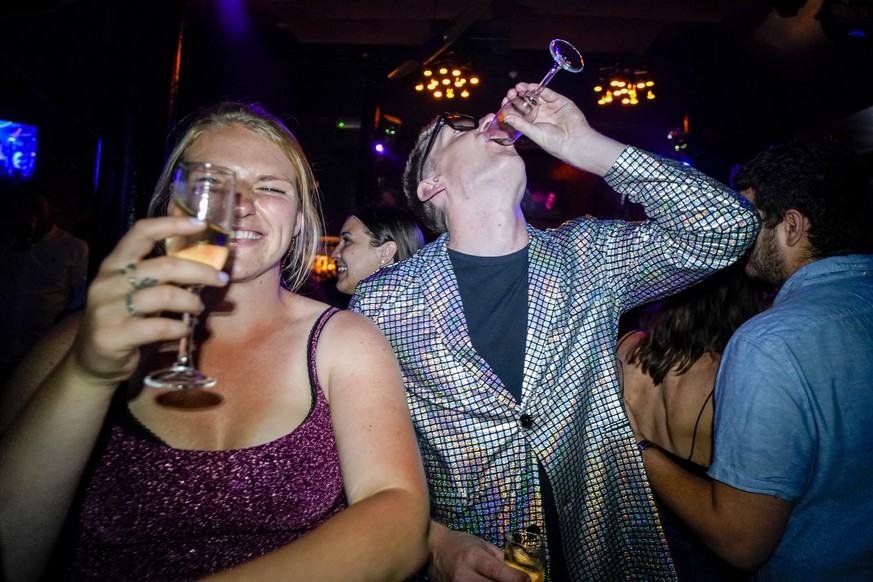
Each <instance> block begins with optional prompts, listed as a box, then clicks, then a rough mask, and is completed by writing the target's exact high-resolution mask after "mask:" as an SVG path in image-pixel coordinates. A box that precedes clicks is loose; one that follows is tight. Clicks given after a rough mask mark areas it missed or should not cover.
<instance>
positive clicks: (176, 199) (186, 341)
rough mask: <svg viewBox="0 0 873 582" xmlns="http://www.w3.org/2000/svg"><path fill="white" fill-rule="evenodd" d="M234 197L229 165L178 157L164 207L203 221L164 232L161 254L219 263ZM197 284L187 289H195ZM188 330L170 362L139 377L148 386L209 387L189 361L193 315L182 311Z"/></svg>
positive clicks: (219, 265)
mask: <svg viewBox="0 0 873 582" xmlns="http://www.w3.org/2000/svg"><path fill="white" fill-rule="evenodd" d="M235 198H236V174H234V172H233V171H232V170H229V169H228V168H225V167H222V166H216V165H214V164H209V163H198V162H181V163H180V164H179V165H178V166H177V167H176V169H175V171H174V173H173V184H172V200H171V202H170V208H169V212H170V214H171V215H173V216H188V217H192V218H197V219H199V220H202V221H203V222H205V223H206V229H205V230H202V231H200V232H197V233H194V234H191V235H184V236H174V237H170V238H169V239H167V241H166V249H167V254H168V255H170V256H173V257H179V258H182V259H188V260H192V261H197V262H200V263H206V264H207V265H211V266H213V267H215V268H216V269H221V268H222V267H224V263H225V262H226V261H227V257H228V254H229V252H230V251H229V249H228V246H227V245H228V242H230V235H231V230H232V229H233V210H234V206H235ZM200 289H201V288H200V287H199V286H198V287H192V288H191V291H192V292H194V293H200ZM183 320H184V321H185V323H187V325H188V335H187V336H186V337H184V338H182V339H181V340H180V341H179V352H178V355H177V357H176V362H175V363H174V364H173V365H172V366H170V367H169V368H165V369H163V370H158V371H156V372H152V373H151V374H149V375H148V376H147V377H146V379H145V384H146V385H147V386H152V387H154V388H173V389H196V388H210V387H212V386H214V385H215V382H216V380H215V378H212V377H210V376H207V375H205V374H203V373H202V372H200V371H199V370H198V369H197V368H196V367H194V362H193V355H192V354H193V343H194V329H195V326H196V324H197V318H196V317H195V316H193V315H191V314H190V313H185V314H184V316H183Z"/></svg>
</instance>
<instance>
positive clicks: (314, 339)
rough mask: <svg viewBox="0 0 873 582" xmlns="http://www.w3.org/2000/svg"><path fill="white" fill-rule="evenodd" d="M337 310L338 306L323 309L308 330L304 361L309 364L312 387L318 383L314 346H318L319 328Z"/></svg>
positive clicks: (320, 328)
mask: <svg viewBox="0 0 873 582" xmlns="http://www.w3.org/2000/svg"><path fill="white" fill-rule="evenodd" d="M339 311H341V310H340V308H339V307H329V308H327V309H325V310H324V312H323V313H322V314H321V315H319V316H318V320H317V321H316V322H315V325H313V326H312V331H310V332H309V341H308V342H307V351H308V355H307V356H306V362H307V364H308V365H309V385H310V386H312V388H313V389H315V387H316V386H318V385H319V384H318V373H317V372H316V369H315V348H316V347H318V338H319V337H320V336H321V330H322V329H324V325H325V324H326V323H327V320H328V319H330V318H331V317H333V316H334V315H335V314H336V313H338V312H339Z"/></svg>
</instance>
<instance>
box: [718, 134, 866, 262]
mask: <svg viewBox="0 0 873 582" xmlns="http://www.w3.org/2000/svg"><path fill="white" fill-rule="evenodd" d="M732 181H733V186H734V188H736V189H737V190H741V191H742V190H746V189H749V188H751V189H752V190H753V191H754V195H755V207H756V208H757V209H758V210H759V212H760V213H761V215H762V218H763V221H764V226H767V227H772V226H775V225H776V224H779V223H780V222H781V221H782V219H783V218H784V217H785V213H786V211H788V210H789V209H792V208H793V209H795V210H797V211H799V212H800V213H801V214H803V215H804V216H806V217H807V218H808V219H809V221H810V223H811V226H810V232H809V242H810V247H811V248H810V251H811V252H812V254H813V256H814V257H815V258H817V259H820V258H824V257H829V256H837V255H848V254H854V253H870V252H873V228H871V224H873V194H871V187H870V176H869V175H868V173H867V170H866V168H865V167H864V164H863V163H862V161H861V158H860V156H858V155H857V154H856V153H855V152H853V151H852V150H851V149H849V148H848V147H846V146H845V145H842V144H839V143H837V142H835V141H832V140H829V139H824V138H810V139H801V140H795V141H792V142H789V143H787V144H783V145H779V146H774V147H772V148H770V149H768V150H765V151H763V152H761V153H760V154H758V155H757V156H755V157H754V158H753V159H752V161H750V162H749V163H748V164H746V165H745V166H743V167H742V168H740V170H739V171H738V172H737V173H736V174H735V175H734V177H733V180H732Z"/></svg>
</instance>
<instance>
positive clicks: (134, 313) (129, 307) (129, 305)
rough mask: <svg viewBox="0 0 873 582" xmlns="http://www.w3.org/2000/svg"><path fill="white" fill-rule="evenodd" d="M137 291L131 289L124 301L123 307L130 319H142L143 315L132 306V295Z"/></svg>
mask: <svg viewBox="0 0 873 582" xmlns="http://www.w3.org/2000/svg"><path fill="white" fill-rule="evenodd" d="M137 291H139V289H131V290H130V291H129V292H128V293H127V297H126V298H125V300H124V305H125V307H127V313H129V314H130V316H131V317H143V316H144V315H145V314H144V313H142V312H141V311H139V310H138V309H137V308H136V307H134V306H133V295H134V293H136V292H137Z"/></svg>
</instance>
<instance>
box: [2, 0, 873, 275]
mask: <svg viewBox="0 0 873 582" xmlns="http://www.w3.org/2000/svg"><path fill="white" fill-rule="evenodd" d="M0 30H2V34H3V42H0V120H3V121H4V122H12V123H13V124H14V123H18V124H26V125H29V126H32V127H36V128H37V137H38V145H37V149H36V159H35V160H36V163H35V172H34V176H35V179H40V180H43V181H45V182H48V183H50V184H51V185H52V188H53V192H54V195H55V198H56V200H55V202H56V205H57V206H58V208H59V209H60V211H61V215H62V217H63V219H64V221H65V222H66V224H64V226H66V227H68V228H70V229H73V230H74V231H75V232H77V233H80V234H81V236H83V237H84V238H86V239H87V240H88V242H89V243H90V244H91V247H92V263H96V262H99V260H100V259H101V258H102V256H103V255H104V254H105V252H107V251H108V249H109V248H111V246H112V245H113V244H114V242H115V241H116V240H117V238H118V237H119V236H120V234H121V233H123V232H124V231H125V230H126V229H127V227H128V226H129V224H130V223H131V221H132V220H134V219H135V218H136V217H138V216H141V215H142V214H143V212H144V209H145V206H146V204H147V200H148V197H149V196H150V194H151V187H152V184H153V183H154V181H155V179H156V177H157V173H158V170H159V168H160V166H161V164H162V162H163V159H164V156H165V154H166V153H167V149H168V146H169V142H168V141H167V138H166V136H167V135H168V134H169V133H170V132H171V131H172V129H173V127H175V126H176V125H177V124H178V123H179V122H180V121H181V120H183V119H184V117H185V116H186V115H188V114H189V113H190V112H191V111H192V110H194V109H195V108H196V107H198V106H201V105H204V104H209V103H212V102H214V101H216V100H219V99H224V98H231V99H238V100H246V101H257V102H259V103H261V104H263V105H264V106H265V107H266V108H267V109H269V110H270V111H272V112H274V113H277V114H279V115H281V116H282V117H283V118H285V119H286V120H287V121H288V124H289V126H290V127H291V128H292V130H293V131H294V132H295V133H296V134H297V136H298V138H299V139H300V141H301V143H302V144H303V147H304V148H305V150H306V151H307V152H308V154H309V155H310V157H311V160H312V162H313V165H314V167H315V171H316V175H317V177H318V179H319V182H320V186H321V189H322V191H323V195H324V209H325V215H326V218H327V223H328V232H330V233H333V234H335V233H336V232H337V231H338V229H339V225H340V224H341V223H342V220H343V218H344V217H345V215H346V213H347V212H348V211H349V210H350V209H351V208H353V207H354V206H356V205H358V204H361V203H364V202H371V201H377V200H385V201H392V200H399V199H400V197H402V195H401V193H400V192H399V175H400V172H401V170H402V166H403V162H404V160H405V157H406V154H407V152H408V150H409V148H410V146H411V143H412V142H413V140H414V138H415V135H416V133H417V131H418V130H419V129H420V128H421V126H423V125H424V124H426V123H427V122H428V121H429V120H430V119H431V118H432V117H433V116H435V115H436V114H438V113H440V112H441V111H444V110H455V111H462V112H467V113H471V114H474V115H483V114H485V113H487V112H489V111H493V110H495V109H496V108H497V106H498V105H499V103H500V100H501V98H502V97H503V95H504V94H505V92H506V90H507V89H508V88H509V87H510V86H512V85H513V84H514V83H515V82H516V81H518V80H526V81H539V80H540V79H541V78H542V76H543V75H544V73H545V72H546V71H547V70H548V68H549V67H550V66H551V64H552V61H551V58H550V56H549V54H548V50H547V47H548V43H549V40H550V39H552V38H564V39H566V40H568V41H570V42H571V43H573V44H574V45H575V46H576V47H577V48H578V49H579V50H580V51H581V52H582V54H583V56H584V57H585V60H586V67H585V69H584V71H583V72H582V73H580V74H577V75H573V74H570V73H565V72H562V73H560V74H558V75H557V76H556V77H555V79H554V81H553V82H552V84H551V85H550V86H551V87H552V88H554V89H556V90H558V91H559V92H562V93H564V94H566V95H568V96H569V97H571V98H572V99H573V100H574V101H576V102H577V103H578V104H579V105H580V107H581V108H582V110H583V111H584V112H585V113H586V115H587V116H588V117H589V119H590V121H591V123H592V125H594V126H595V127H596V128H597V129H599V130H601V131H602V132H604V133H606V134H608V135H610V136H613V137H616V138H617V139H620V140H623V141H626V142H628V143H631V144H633V145H636V146H639V147H642V148H644V149H647V150H650V151H653V152H656V153H659V154H663V155H669V156H673V157H679V158H681V159H684V160H685V161H687V162H688V163H691V164H692V165H695V166H696V167H699V168H701V169H703V170H704V171H706V172H708V173H710V174H711V175H713V176H715V177H716V178H719V179H721V180H723V181H728V180H729V179H730V171H731V168H732V167H733V166H734V165H736V164H738V163H742V162H744V161H746V160H748V159H749V158H750V157H751V156H752V155H753V154H754V153H756V152H757V151H759V150H760V149H762V148H764V147H767V146H768V145H770V144H773V143H778V142H782V141H786V140H788V139H791V138H793V137H799V136H804V135H810V134H823V135H832V136H834V137H837V138H839V139H841V140H844V141H847V142H849V143H850V144H851V145H853V146H854V147H856V148H857V149H859V150H860V151H861V152H863V153H864V154H865V156H868V157H871V156H873V89H871V87H873V78H871V77H873V66H871V64H870V63H871V56H873V49H871V39H870V35H871V33H873V1H871V0H864V1H861V0H854V1H851V0H835V1H833V0H824V1H823V0H808V1H786V0H781V1H778V2H775V1H762V0H737V1H724V0H713V1H709V2H700V1H699V0H661V1H658V2H650V1H648V0H636V1H610V0H565V1H548V0H543V1H536V0H493V1H484V0H428V1H415V0H406V1H403V0H396V1H395V0H369V1H341V0H298V1H289V0H189V1H187V2H181V1H179V2H173V1H145V0H126V1H122V0H118V1H112V0H32V1H30V2H19V3H17V4H16V5H14V6H13V5H11V3H6V7H5V8H3V9H0ZM441 62H450V63H451V64H453V65H455V66H462V67H464V68H465V71H466V72H473V73H475V74H476V75H477V76H478V78H479V79H480V82H479V84H478V86H476V87H475V88H473V89H472V90H471V95H470V97H469V98H466V99H461V98H460V97H456V98H455V99H452V100H449V99H446V98H445V97H443V98H442V99H435V98H433V97H432V96H430V95H428V94H426V93H425V92H417V91H416V90H415V89H414V86H415V85H416V84H417V83H418V82H419V80H420V79H421V74H422V73H421V71H422V68H423V67H422V65H423V64H429V65H435V64H439V63H441ZM612 68H616V69H618V70H628V71H633V72H640V71H645V74H646V75H648V77H650V78H651V79H652V80H654V82H655V86H654V88H653V89H654V93H655V95H656V98H655V99H654V100H643V101H642V102H641V103H640V104H639V105H636V106H622V105H617V104H612V105H608V106H600V105H598V104H597V99H598V96H597V94H595V92H594V91H593V87H594V85H595V84H596V83H597V81H598V79H599V77H601V76H605V75H606V74H607V73H609V72H610V69H612ZM0 125H3V124H2V123H0ZM5 127H7V128H8V130H7V133H5V134H4V133H3V127H0V137H2V138H3V139H4V148H6V147H10V148H11V147H12V146H13V145H14V144H13V143H12V142H13V141H14V140H13V137H14V136H12V134H10V133H8V132H9V131H13V130H15V131H17V129H16V128H17V127H18V126H15V125H11V124H9V123H7V124H5ZM668 135H670V136H672V138H671V139H668ZM376 140H381V141H382V142H383V145H384V147H385V149H384V150H383V152H382V153H381V154H379V153H377V152H376V151H375V150H374V149H373V146H374V141H376ZM7 142H8V143H7ZM21 143H24V142H21ZM18 147H25V146H23V145H20V146H18ZM28 147H30V146H28ZM519 148H520V150H521V151H522V155H524V156H525V157H526V159H527V162H528V173H529V181H530V184H529V190H530V192H529V197H528V199H526V200H525V205H524V208H525V211H526V213H527V214H528V218H529V219H530V220H531V221H532V222H533V223H534V224H537V225H540V226H549V225H552V224H557V223H559V222H561V221H563V220H564V219H566V218H570V217H572V216H576V215H579V214H583V213H589V214H594V215H599V216H614V217H627V218H635V217H637V216H638V215H639V210H638V209H636V208H632V207H622V205H621V202H620V200H618V199H617V197H616V196H615V195H614V194H613V193H612V192H611V191H609V190H608V189H606V188H605V187H604V186H603V185H602V183H601V182H600V181H599V180H597V179H594V178H593V177H592V176H590V175H587V174H584V173H583V172H579V171H576V170H574V169H572V168H567V167H564V166H562V165H561V164H559V163H556V162H555V161H554V160H551V159H549V158H548V156H546V155H544V154H543V153H542V152H541V151H539V150H537V149H536V148H534V147H531V146H530V145H526V144H525V143H524V142H520V143H519ZM4 151H5V150H4ZM871 166H873V164H871Z"/></svg>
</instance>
